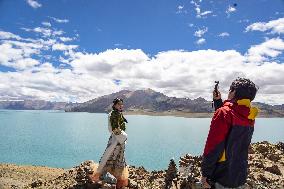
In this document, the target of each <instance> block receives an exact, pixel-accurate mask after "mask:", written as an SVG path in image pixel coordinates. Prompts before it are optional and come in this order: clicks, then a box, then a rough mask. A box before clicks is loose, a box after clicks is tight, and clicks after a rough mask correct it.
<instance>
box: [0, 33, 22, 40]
mask: <svg viewBox="0 0 284 189" xmlns="http://www.w3.org/2000/svg"><path fill="white" fill-rule="evenodd" d="M0 39H17V40H20V39H21V37H20V36H18V35H15V34H13V33H10V32H5V31H0Z"/></svg>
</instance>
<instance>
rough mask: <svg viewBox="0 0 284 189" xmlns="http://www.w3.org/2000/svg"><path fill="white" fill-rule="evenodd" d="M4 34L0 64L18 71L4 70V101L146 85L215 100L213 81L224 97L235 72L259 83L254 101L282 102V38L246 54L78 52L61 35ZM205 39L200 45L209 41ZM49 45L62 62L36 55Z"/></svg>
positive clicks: (74, 96) (86, 96)
mask: <svg viewBox="0 0 284 189" xmlns="http://www.w3.org/2000/svg"><path fill="white" fill-rule="evenodd" d="M13 35H14V34H9V35H7V34H6V33H5V34H3V36H13ZM19 37H20V36H19ZM6 38H7V37H6ZM6 38H5V39H2V40H0V52H1V53H0V64H1V65H4V66H8V67H12V68H15V69H16V71H15V72H1V71H0V100H4V99H44V100H52V101H53V100H55V101H79V102H83V101H87V100H90V99H92V98H95V97H98V96H101V95H105V94H110V93H113V92H116V91H119V90H122V89H130V90H136V89H145V88H152V89H154V90H156V91H159V92H162V93H165V94H166V95H168V96H176V97H188V98H191V99H195V98H197V97H200V96H201V97H204V98H206V99H207V100H211V90H212V88H213V86H214V81H215V80H219V81H220V90H221V92H222V95H223V98H225V97H226V93H227V91H228V88H229V85H230V84H231V82H232V81H233V80H234V79H235V78H236V77H248V78H250V79H251V80H253V81H254V82H255V83H256V84H257V85H259V86H260V90H259V93H258V95H257V97H256V101H261V102H265V103H284V74H283V73H284V64H283V62H282V64H281V63H277V62H276V61H274V59H275V58H277V56H279V55H280V54H281V53H282V52H283V50H284V41H283V40H282V39H280V38H274V39H270V40H267V41H264V42H263V43H261V44H258V45H255V46H252V47H251V48H249V49H248V51H247V52H246V53H245V54H241V53H240V52H238V51H236V50H225V51H218V50H211V49H208V50H198V51H182V50H171V51H164V52H160V53H158V54H156V55H154V56H150V55H147V54H146V53H145V52H143V51H142V50H141V49H129V50H127V49H109V50H106V51H103V52H100V53H87V52H78V49H79V48H78V47H77V46H76V47H75V46H74V45H73V46H72V45H70V46H68V45H66V44H64V43H62V42H59V40H58V41H57V39H58V38H59V37H57V38H56V39H49V40H44V39H34V40H28V39H23V38H21V37H20V38H21V39H20V40H16V39H15V38H9V37H8V39H6ZM202 39H203V38H201V39H200V40H202ZM203 40H204V42H202V41H201V44H202V43H205V39H203ZM45 49H49V50H58V52H56V54H57V53H59V54H60V57H59V61H61V62H62V66H58V67H54V66H53V65H52V64H51V63H50V62H49V61H46V60H43V59H42V58H35V57H37V55H45V54H48V53H43V54H42V53H41V52H42V51H43V50H45ZM53 58H54V57H51V59H53ZM57 61H58V60H57ZM116 79H118V80H120V81H121V82H120V84H119V85H117V84H116V83H115V82H114V80H116Z"/></svg>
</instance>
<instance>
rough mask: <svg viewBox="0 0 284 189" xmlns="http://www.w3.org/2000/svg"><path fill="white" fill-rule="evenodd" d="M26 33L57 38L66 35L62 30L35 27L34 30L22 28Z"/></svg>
mask: <svg viewBox="0 0 284 189" xmlns="http://www.w3.org/2000/svg"><path fill="white" fill-rule="evenodd" d="M21 29H22V30H24V31H27V32H35V33H39V34H41V35H42V36H43V37H46V38H47V37H50V36H52V35H53V36H57V35H62V34H64V31H62V30H54V29H52V28H44V27H35V28H33V29H31V28H21Z"/></svg>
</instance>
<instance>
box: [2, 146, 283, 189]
mask: <svg viewBox="0 0 284 189" xmlns="http://www.w3.org/2000/svg"><path fill="white" fill-rule="evenodd" d="M200 163H201V156H191V155H189V154H186V155H185V156H183V157H181V158H180V160H179V162H174V161H173V160H170V162H169V166H168V168H166V169H165V170H160V171H151V172H150V171H147V170H146V169H145V168H143V167H135V166H129V186H128V188H129V189H150V188H151V189H158V188H172V189H194V188H199V187H200V183H199V180H200V176H201V175H200ZM96 166H97V164H96V163H95V162H93V161H85V162H83V163H81V164H80V165H78V166H75V167H73V168H71V169H58V168H49V167H40V166H18V165H13V164H0V189H2V188H5V189H6V188H7V189H8V188H13V189H16V188H26V189H30V188H35V189H39V188H44V189H45V188H50V189H51V188H53V189H63V188H65V189H95V188H104V189H107V188H115V185H112V184H110V183H107V182H104V181H102V182H100V183H96V184H94V183H92V181H91V179H90V177H89V176H90V174H92V173H93V170H94V169H95V168H96ZM248 171H249V176H248V179H247V184H246V185H247V188H249V189H276V188H277V189H278V188H284V143H282V142H279V143H277V144H271V143H268V142H259V143H254V144H252V145H251V147H250V150H249V170H248Z"/></svg>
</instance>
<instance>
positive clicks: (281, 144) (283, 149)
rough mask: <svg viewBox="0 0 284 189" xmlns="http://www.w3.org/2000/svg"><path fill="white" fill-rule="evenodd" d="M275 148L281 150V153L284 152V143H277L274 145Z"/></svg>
mask: <svg viewBox="0 0 284 189" xmlns="http://www.w3.org/2000/svg"><path fill="white" fill-rule="evenodd" d="M276 147H277V149H278V150H281V151H282V152H284V143H283V142H278V143H277V144H276Z"/></svg>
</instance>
